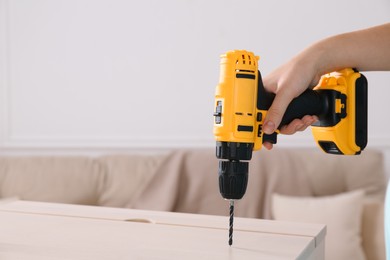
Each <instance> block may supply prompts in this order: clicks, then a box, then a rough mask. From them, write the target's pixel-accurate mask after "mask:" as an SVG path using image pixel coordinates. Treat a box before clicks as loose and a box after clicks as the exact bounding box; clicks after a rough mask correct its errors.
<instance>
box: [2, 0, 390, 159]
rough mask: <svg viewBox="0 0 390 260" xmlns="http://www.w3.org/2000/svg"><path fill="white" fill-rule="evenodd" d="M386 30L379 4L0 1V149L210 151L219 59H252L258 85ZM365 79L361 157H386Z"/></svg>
mask: <svg viewBox="0 0 390 260" xmlns="http://www.w3.org/2000/svg"><path fill="white" fill-rule="evenodd" d="M389 19H390V2H389V1H387V0H373V1H362V0H360V1H359V0H355V1H337V0H327V1H310V0H303V1H290V0H280V1H257V0H240V1H238V0H236V1H234V0H211V1H210V0H165V1H161V0H143V1H125V0H123V1H120V0H72V1H65V0H62V1H61V0H34V1H29V0H0V148H1V150H2V151H3V152H12V151H17V152H22V151H33V150H41V149H49V150H50V149H51V150H62V149H107V148H110V149H128V148H129V149H138V148H150V147H157V148H169V147H188V146H190V147H194V146H197V147H198V146H213V145H214V141H213V136H212V122H213V121H212V120H213V118H212V113H213V109H214V108H213V98H214V97H213V95H214V88H215V85H216V84H217V81H218V73H219V55H220V54H222V53H224V52H225V51H227V50H230V49H248V50H251V51H253V52H255V53H256V54H258V55H260V56H261V61H260V69H261V71H262V73H263V75H265V74H267V73H269V72H270V71H271V70H272V69H274V68H275V67H277V66H278V65H280V64H281V63H283V62H284V61H286V60H287V59H289V58H290V57H291V56H293V55H294V54H295V53H297V52H298V51H300V50H302V49H303V48H304V47H306V46H307V45H308V44H310V43H312V42H314V41H316V40H318V39H321V38H323V37H327V36H330V35H333V34H337V33H342V32H346V31H351V30H356V29H360V28H364V27H369V26H373V25H376V24H380V23H385V22H388V21H389ZM373 51H375V47H373ZM366 76H367V77H368V80H369V88H370V91H369V95H370V96H369V102H370V104H369V109H370V112H369V147H372V148H379V149H384V150H385V151H389V150H390V134H389V131H390V122H389V120H388V115H387V113H388V111H390V102H389V100H388V97H389V96H390V88H389V82H390V73H384V72H382V73H380V72H376V73H374V72H371V73H366ZM279 145H281V146H314V143H313V142H312V139H311V136H310V131H307V132H306V133H304V134H301V135H296V136H293V137H291V136H289V137H282V138H280V140H279ZM387 154H390V152H387ZM388 157H390V156H388Z"/></svg>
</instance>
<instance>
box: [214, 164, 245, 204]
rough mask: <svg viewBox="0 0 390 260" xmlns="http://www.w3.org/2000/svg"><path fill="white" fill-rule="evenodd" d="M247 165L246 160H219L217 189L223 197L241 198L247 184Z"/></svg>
mask: <svg viewBox="0 0 390 260" xmlns="http://www.w3.org/2000/svg"><path fill="white" fill-rule="evenodd" d="M248 165H249V163H248V162H240V161H233V160H229V161H219V169H218V175H219V178H218V179H219V191H220V193H221V195H222V197H223V198H224V199H229V200H239V199H242V197H243V196H244V194H245V192H246V187H247V184H248V168H249V166H248Z"/></svg>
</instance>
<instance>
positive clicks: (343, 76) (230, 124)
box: [214, 50, 367, 245]
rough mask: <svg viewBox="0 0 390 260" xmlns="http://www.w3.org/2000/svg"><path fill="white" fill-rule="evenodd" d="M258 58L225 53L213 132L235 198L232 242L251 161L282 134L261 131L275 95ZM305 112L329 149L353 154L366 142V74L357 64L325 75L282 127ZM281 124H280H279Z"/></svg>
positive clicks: (226, 191)
mask: <svg viewBox="0 0 390 260" xmlns="http://www.w3.org/2000/svg"><path fill="white" fill-rule="evenodd" d="M258 60H259V57H258V56H255V55H254V54H253V53H252V52H248V51H245V50H234V51H229V52H227V53H226V54H224V55H222V56H221V63H220V78H219V84H218V85H217V87H216V91H215V111H214V136H215V139H216V141H217V142H216V156H217V158H218V159H219V170H218V174H219V189H220V193H221V195H222V197H223V198H224V199H227V200H229V201H230V229H229V245H231V244H232V235H233V214H234V200H238V199H241V198H242V197H243V196H244V194H245V191H246V188H247V183H248V168H249V164H248V161H249V160H251V158H252V151H255V150H259V149H261V147H262V144H263V143H264V142H271V143H273V144H275V143H276V136H277V133H276V132H275V133H274V134H271V135H267V134H264V133H263V131H262V126H263V123H264V118H265V116H266V114H267V111H268V109H269V107H270V106H271V104H272V101H273V99H274V97H275V94H273V93H269V92H266V90H265V88H264V86H263V82H262V79H261V74H260V71H259V70H258ZM305 115H316V116H318V118H319V121H318V122H317V123H315V124H313V125H312V127H311V128H312V133H313V136H314V139H315V140H316V142H317V144H318V145H319V147H320V148H321V149H322V150H323V151H324V152H326V153H331V154H345V155H354V154H360V152H361V151H362V150H363V149H364V148H365V147H366V145H367V79H366V78H365V76H364V75H362V74H360V73H359V72H358V71H356V70H354V69H349V68H347V69H343V70H340V71H337V72H332V73H329V74H326V75H323V76H322V77H321V79H320V82H319V83H318V85H317V86H316V87H315V88H314V89H308V90H306V91H305V92H304V93H302V94H301V95H300V96H298V97H297V98H295V99H294V100H293V101H292V102H291V103H290V105H289V106H288V108H287V110H286V112H285V114H284V117H283V119H282V122H281V124H280V126H283V125H286V124H288V123H290V122H291V121H292V120H294V119H296V118H302V117H303V116H305ZM280 126H279V128H280Z"/></svg>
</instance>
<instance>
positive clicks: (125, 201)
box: [97, 154, 165, 208]
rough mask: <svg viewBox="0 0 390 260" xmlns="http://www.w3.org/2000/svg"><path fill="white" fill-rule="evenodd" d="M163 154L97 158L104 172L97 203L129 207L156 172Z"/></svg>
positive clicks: (163, 156)
mask: <svg viewBox="0 0 390 260" xmlns="http://www.w3.org/2000/svg"><path fill="white" fill-rule="evenodd" d="M164 158H165V154H156V155H142V154H132V155H131V154H129V155H107V156H102V157H100V158H97V160H98V161H99V163H100V164H101V165H102V167H103V168H104V170H105V172H106V178H105V181H104V187H103V191H102V193H101V194H100V197H99V203H98V204H99V205H100V206H107V207H125V208H131V207H133V204H134V198H135V197H137V194H138V193H140V192H142V191H143V189H144V186H145V185H147V184H148V183H149V182H150V181H151V179H152V178H153V177H154V175H155V173H156V169H157V168H158V167H159V165H160V163H161V161H162V160H163V159H164Z"/></svg>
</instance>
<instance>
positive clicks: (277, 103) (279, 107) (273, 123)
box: [263, 92, 293, 134]
mask: <svg viewBox="0 0 390 260" xmlns="http://www.w3.org/2000/svg"><path fill="white" fill-rule="evenodd" d="M292 99H293V97H290V96H289V95H287V94H286V93H283V92H280V93H278V94H276V96H275V99H274V101H273V102H272V105H271V106H270V108H269V109H268V112H267V115H266V117H265V119H264V126H263V131H264V133H266V134H272V133H273V132H275V130H276V129H277V128H278V127H279V124H280V122H281V121H282V118H283V115H284V113H285V112H286V109H287V107H288V105H289V104H290V102H291V101H292Z"/></svg>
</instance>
